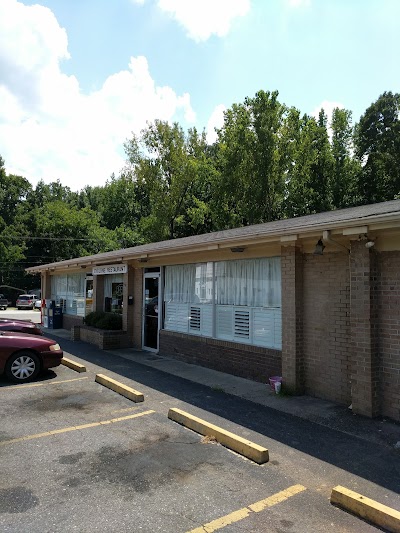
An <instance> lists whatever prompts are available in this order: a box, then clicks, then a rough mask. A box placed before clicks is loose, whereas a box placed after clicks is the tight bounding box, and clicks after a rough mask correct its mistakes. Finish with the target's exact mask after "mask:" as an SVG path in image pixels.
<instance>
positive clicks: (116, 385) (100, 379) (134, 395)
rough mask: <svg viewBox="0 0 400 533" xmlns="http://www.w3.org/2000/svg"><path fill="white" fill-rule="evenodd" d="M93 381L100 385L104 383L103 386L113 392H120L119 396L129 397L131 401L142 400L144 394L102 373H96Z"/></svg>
mask: <svg viewBox="0 0 400 533" xmlns="http://www.w3.org/2000/svg"><path fill="white" fill-rule="evenodd" d="M95 381H96V382H97V383H100V385H104V387H107V388H108V389H111V390H113V391H114V392H118V394H121V396H125V398H129V400H132V401H133V402H143V401H144V396H143V394H142V393H141V392H138V391H137V390H135V389H132V388H131V387H128V385H124V384H123V383H120V382H119V381H116V380H115V379H112V378H109V377H108V376H105V375H104V374H97V375H96V379H95Z"/></svg>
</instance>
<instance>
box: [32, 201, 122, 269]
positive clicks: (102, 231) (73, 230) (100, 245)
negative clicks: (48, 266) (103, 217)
mask: <svg viewBox="0 0 400 533" xmlns="http://www.w3.org/2000/svg"><path fill="white" fill-rule="evenodd" d="M33 217H34V220H35V234H36V235H37V239H35V240H36V242H35V246H34V247H32V249H34V248H36V249H38V250H40V249H41V250H43V251H44V252H45V253H44V254H43V256H44V257H43V262H48V258H51V261H62V260H64V259H71V258H73V257H80V256H85V255H90V254H95V253H99V252H104V251H109V250H112V249H116V248H118V243H117V242H116V240H115V238H114V234H113V232H112V231H110V230H107V229H106V228H102V227H101V226H100V225H99V222H98V217H97V215H96V213H94V212H93V211H91V210H90V209H88V208H83V209H78V208H76V207H74V206H69V205H68V204H65V203H64V202H62V201H59V200H56V201H53V202H48V203H47V204H46V208H45V209H41V208H35V209H34V211H33ZM46 256H47V257H46Z"/></svg>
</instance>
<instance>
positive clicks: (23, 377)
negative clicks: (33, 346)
mask: <svg viewBox="0 0 400 533" xmlns="http://www.w3.org/2000/svg"><path fill="white" fill-rule="evenodd" d="M39 370H40V361H39V358H38V356H37V355H35V354H34V353H32V352H29V351H27V350H26V351H22V352H18V353H16V354H14V355H12V356H11V357H10V359H9V360H8V361H7V364H6V368H5V373H6V376H7V378H8V379H9V380H10V381H13V382H14V383H24V382H25V381H29V380H31V379H34V378H35V377H36V376H37V375H38V374H39Z"/></svg>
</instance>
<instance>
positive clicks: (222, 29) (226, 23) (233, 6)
mask: <svg viewBox="0 0 400 533" xmlns="http://www.w3.org/2000/svg"><path fill="white" fill-rule="evenodd" d="M132 1H133V2H134V3H135V4H143V3H144V2H145V0H132ZM157 5H158V7H159V8H160V9H161V10H162V11H164V12H165V13H167V14H168V15H169V16H171V17H172V18H173V19H175V20H176V21H178V22H179V24H180V25H181V26H183V27H184V28H185V30H186V31H187V35H188V37H190V38H191V39H193V40H195V41H198V42H199V41H206V40H207V39H209V38H210V37H211V35H217V36H218V37H224V36H225V35H227V33H228V32H229V30H230V28H231V25H232V22H233V20H234V19H236V18H238V17H244V16H245V15H247V13H248V12H249V11H250V0H157Z"/></svg>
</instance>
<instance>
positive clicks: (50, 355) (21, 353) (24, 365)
mask: <svg viewBox="0 0 400 533" xmlns="http://www.w3.org/2000/svg"><path fill="white" fill-rule="evenodd" d="M62 357H63V352H62V350H61V348H60V346H59V344H57V343H56V342H55V341H53V340H52V339H47V338H46V337H42V336H40V335H29V334H26V333H16V332H13V331H0V374H3V373H4V374H5V375H6V376H7V378H8V379H9V380H11V381H13V382H14V383H25V382H26V381H30V380H32V379H34V378H35V377H36V376H37V375H38V374H39V372H40V371H41V370H46V369H48V368H53V367H55V366H58V365H59V364H61V359H62Z"/></svg>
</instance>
